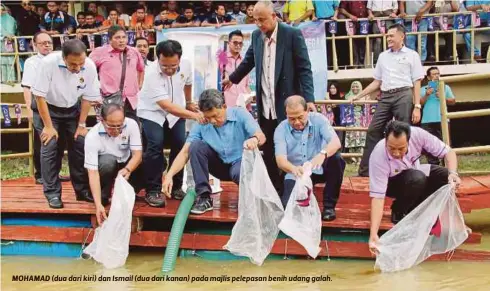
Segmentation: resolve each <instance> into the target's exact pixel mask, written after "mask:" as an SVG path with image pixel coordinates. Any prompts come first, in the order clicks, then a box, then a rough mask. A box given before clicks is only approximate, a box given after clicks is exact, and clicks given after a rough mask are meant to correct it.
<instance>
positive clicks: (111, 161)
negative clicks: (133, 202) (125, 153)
mask: <svg viewBox="0 0 490 291" xmlns="http://www.w3.org/2000/svg"><path fill="white" fill-rule="evenodd" d="M130 159H131V157H130V158H129V159H128V162H129V160H130ZM126 165H127V162H126V163H118V162H117V158H116V157H115V156H113V155H99V176H100V189H101V198H102V199H107V198H109V197H111V190H112V187H113V186H114V182H115V180H116V178H117V173H118V172H119V170H121V169H122V168H124V167H125V166H126ZM143 177H144V174H143V167H142V166H141V165H140V166H139V167H138V168H137V169H136V170H134V171H133V172H132V173H131V176H129V180H128V182H129V184H131V186H133V188H134V192H135V193H136V194H138V192H139V191H140V190H141V189H143V183H142V182H143Z"/></svg>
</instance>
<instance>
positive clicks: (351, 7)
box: [340, 1, 368, 18]
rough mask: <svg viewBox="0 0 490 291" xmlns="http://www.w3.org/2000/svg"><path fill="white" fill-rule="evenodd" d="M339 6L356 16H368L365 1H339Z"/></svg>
mask: <svg viewBox="0 0 490 291" xmlns="http://www.w3.org/2000/svg"><path fill="white" fill-rule="evenodd" d="M340 8H344V9H345V10H346V11H347V12H349V13H350V14H352V15H354V16H356V17H358V18H367V17H368V10H367V1H341V2H340Z"/></svg>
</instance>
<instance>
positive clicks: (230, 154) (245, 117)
mask: <svg viewBox="0 0 490 291" xmlns="http://www.w3.org/2000/svg"><path fill="white" fill-rule="evenodd" d="M199 110H201V111H202V113H203V115H204V118H205V119H206V120H207V121H208V124H196V125H194V127H193V128H192V130H191V132H190V133H189V136H188V137H187V141H186V144H185V145H184V147H183V148H182V150H181V151H180V153H179V154H178V156H177V157H176V158H175V161H174V162H173V164H172V166H171V168H170V169H169V170H168V172H167V175H166V176H165V179H164V182H163V189H162V192H163V193H165V195H166V196H167V197H170V193H171V192H172V178H173V176H174V175H176V173H178V172H179V171H181V170H182V169H183V168H184V166H185V164H186V163H187V161H188V160H189V158H190V163H191V167H192V173H193V176H194V181H195V183H196V194H197V198H196V202H195V203H194V206H193V207H192V209H191V213H192V214H202V213H204V212H206V211H209V210H212V209H213V201H212V200H211V197H210V194H211V186H210V185H209V174H210V173H211V175H213V176H215V177H216V178H218V179H220V180H224V181H230V180H231V181H233V182H235V183H236V184H239V183H240V166H241V159H242V153H243V149H244V148H245V149H248V150H253V149H256V148H257V147H258V146H261V145H263V144H264V143H265V135H264V134H263V133H262V131H261V130H260V127H259V125H258V123H257V122H256V121H255V120H254V119H253V117H252V115H251V114H250V113H249V112H248V111H247V110H245V109H244V108H241V107H233V108H227V107H226V104H225V99H224V97H223V95H222V93H221V92H219V91H218V90H216V89H208V90H205V91H204V92H203V93H202V94H201V96H200V98H199Z"/></svg>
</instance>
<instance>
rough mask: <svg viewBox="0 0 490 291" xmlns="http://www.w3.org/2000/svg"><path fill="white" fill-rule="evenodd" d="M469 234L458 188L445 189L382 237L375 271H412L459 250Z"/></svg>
mask: <svg viewBox="0 0 490 291" xmlns="http://www.w3.org/2000/svg"><path fill="white" fill-rule="evenodd" d="M469 232H470V230H469V229H468V228H467V227H466V226H465V224H464V218H463V214H462V213H461V209H460V208H459V204H458V200H457V198H456V196H455V194H454V189H452V188H451V186H450V185H446V186H443V187H441V188H440V189H439V190H437V191H436V192H435V193H434V194H432V195H431V196H429V197H428V198H427V199H426V200H425V201H424V202H422V203H421V204H420V205H419V206H417V208H415V209H414V210H412V211H411V212H410V213H409V214H408V215H407V216H405V217H404V218H403V219H402V220H401V221H400V222H399V223H397V224H396V225H395V226H394V227H393V228H392V229H390V230H389V231H387V232H386V233H385V234H383V235H382V236H381V239H380V240H379V243H378V244H377V245H376V249H377V250H378V253H377V258H376V263H375V268H379V269H381V271H382V272H395V271H400V270H404V269H408V268H411V267H413V266H416V265H418V264H420V263H421V262H423V261H424V260H426V259H427V258H429V257H430V256H432V255H434V254H444V253H446V252H449V251H452V250H454V249H456V248H457V247H458V246H460V245H461V244H462V243H463V242H464V241H465V240H466V239H467V238H468V233H469Z"/></svg>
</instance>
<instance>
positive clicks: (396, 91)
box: [381, 87, 412, 94]
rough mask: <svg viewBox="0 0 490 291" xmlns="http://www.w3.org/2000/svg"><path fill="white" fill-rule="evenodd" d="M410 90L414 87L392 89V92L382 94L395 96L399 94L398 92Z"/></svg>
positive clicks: (387, 91)
mask: <svg viewBox="0 0 490 291" xmlns="http://www.w3.org/2000/svg"><path fill="white" fill-rule="evenodd" d="M408 89H412V87H400V88H395V89H390V90H386V91H381V93H388V94H394V93H398V92H401V91H405V90H408Z"/></svg>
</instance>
